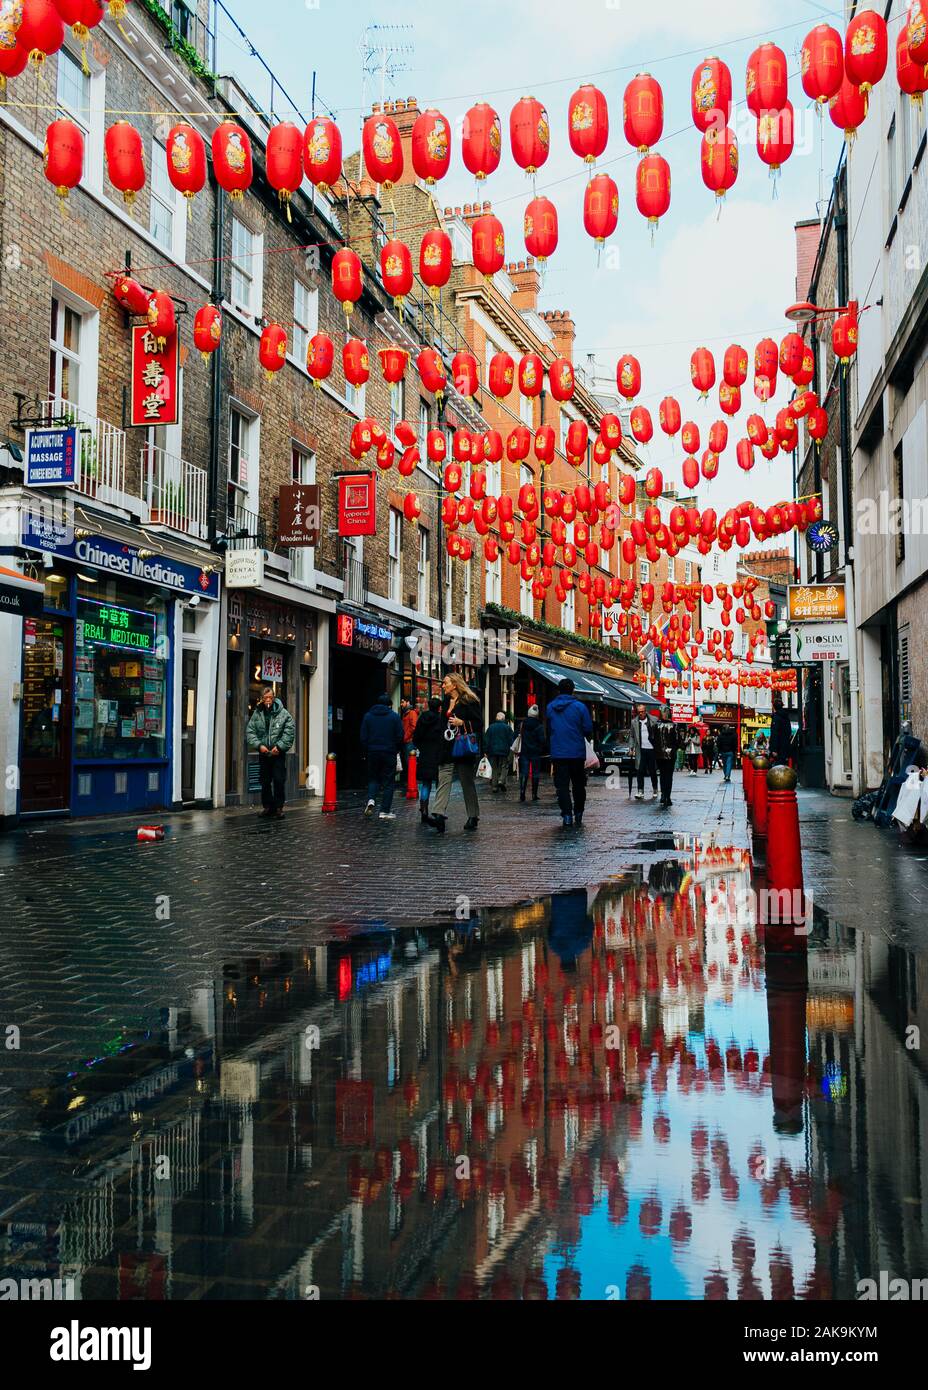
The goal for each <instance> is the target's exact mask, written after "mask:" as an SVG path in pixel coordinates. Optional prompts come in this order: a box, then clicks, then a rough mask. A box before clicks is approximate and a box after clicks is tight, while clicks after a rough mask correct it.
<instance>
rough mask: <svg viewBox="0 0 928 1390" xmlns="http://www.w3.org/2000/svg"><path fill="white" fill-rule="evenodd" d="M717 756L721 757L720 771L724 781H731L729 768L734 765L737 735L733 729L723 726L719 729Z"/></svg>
mask: <svg viewBox="0 0 928 1390" xmlns="http://www.w3.org/2000/svg"><path fill="white" fill-rule="evenodd" d="M718 750H719V757H720V758H721V759H722V772H723V774H724V776H725V781H726V782H730V781H731V770H732V768H733V767H734V765H735V754H736V753H737V751H738V737H737V735H736V733H735V731H734V729H732V728H730V727H727V726H726V727H725V728H724V729H720V730H719V742H718Z"/></svg>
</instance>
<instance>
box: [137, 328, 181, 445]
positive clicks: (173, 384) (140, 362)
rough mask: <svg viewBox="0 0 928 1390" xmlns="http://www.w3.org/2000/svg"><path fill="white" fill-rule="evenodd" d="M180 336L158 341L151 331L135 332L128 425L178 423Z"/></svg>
mask: <svg viewBox="0 0 928 1390" xmlns="http://www.w3.org/2000/svg"><path fill="white" fill-rule="evenodd" d="M178 373H179V359H178V353H177V334H176V333H172V334H171V336H170V337H169V338H159V337H158V336H157V335H156V334H155V333H153V332H152V331H151V329H150V328H145V327H140V328H133V330H132V380H131V392H130V395H131V403H130V413H129V423H130V424H131V425H145V426H150V425H176V424H177V423H178V419H179V416H178V399H177V396H178V389H177V388H178Z"/></svg>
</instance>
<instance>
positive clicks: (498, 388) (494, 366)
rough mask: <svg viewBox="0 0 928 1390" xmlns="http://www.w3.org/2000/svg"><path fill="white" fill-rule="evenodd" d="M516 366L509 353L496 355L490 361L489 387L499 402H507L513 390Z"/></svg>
mask: <svg viewBox="0 0 928 1390" xmlns="http://www.w3.org/2000/svg"><path fill="white" fill-rule="evenodd" d="M515 374H516V364H515V363H514V362H513V360H512V358H511V357H510V356H509V353H508V352H497V353H494V355H493V357H492V358H491V359H490V372H489V385H490V391H491V393H492V394H493V395H494V396H495V397H496V398H497V400H505V398H506V397H507V396H508V395H509V393H510V391H511V390H512V384H513V382H514V380H515Z"/></svg>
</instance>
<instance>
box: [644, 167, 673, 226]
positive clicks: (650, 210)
mask: <svg viewBox="0 0 928 1390" xmlns="http://www.w3.org/2000/svg"><path fill="white" fill-rule="evenodd" d="M635 201H636V202H637V205H638V211H639V212H640V213H641V215H642V217H646V218H647V219H648V221H649V222H650V224H651V226H652V228H654V227H656V226H657V224H658V223H659V222H660V220H661V218H662V217H663V216H664V215H665V214H666V213H667V211H668V209H669V207H670V165H669V164H668V163H667V161H666V159H664V158H663V156H662V155H659V154H648V155H645V157H644V159H642V160H641V161H640V163H639V165H638V170H637V173H636V175H635Z"/></svg>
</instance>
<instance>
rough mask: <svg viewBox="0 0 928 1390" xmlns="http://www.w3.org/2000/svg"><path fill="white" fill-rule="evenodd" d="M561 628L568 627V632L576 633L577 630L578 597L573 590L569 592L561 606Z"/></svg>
mask: <svg viewBox="0 0 928 1390" xmlns="http://www.w3.org/2000/svg"><path fill="white" fill-rule="evenodd" d="M561 626H562V627H566V628H567V631H568V632H575V631H576V628H577V595H576V593H575V592H574V590H573V589H568V590H567V597H566V598H565V600H564V602H563V604H562V605H561Z"/></svg>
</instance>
